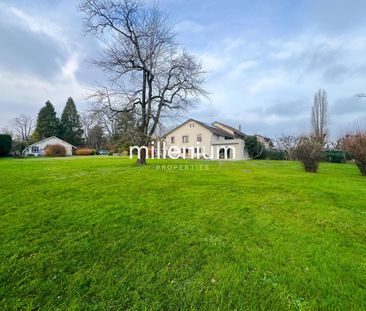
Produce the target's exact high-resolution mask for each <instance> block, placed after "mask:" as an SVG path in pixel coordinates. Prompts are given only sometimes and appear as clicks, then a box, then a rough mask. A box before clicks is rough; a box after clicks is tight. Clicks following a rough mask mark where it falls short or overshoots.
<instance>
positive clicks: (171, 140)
mask: <svg viewBox="0 0 366 311" xmlns="http://www.w3.org/2000/svg"><path fill="white" fill-rule="evenodd" d="M170 142H171V143H172V144H174V143H175V137H174V136H172V137H170Z"/></svg>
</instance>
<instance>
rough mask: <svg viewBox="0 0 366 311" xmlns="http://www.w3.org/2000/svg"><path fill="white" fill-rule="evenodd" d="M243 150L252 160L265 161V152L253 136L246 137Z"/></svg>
mask: <svg viewBox="0 0 366 311" xmlns="http://www.w3.org/2000/svg"><path fill="white" fill-rule="evenodd" d="M245 148H246V149H247V150H248V153H249V156H250V157H251V158H252V159H265V158H266V150H265V149H264V146H263V145H262V144H261V143H260V142H259V141H258V139H257V137H255V136H247V137H246V138H245Z"/></svg>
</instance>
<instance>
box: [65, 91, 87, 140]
mask: <svg viewBox="0 0 366 311" xmlns="http://www.w3.org/2000/svg"><path fill="white" fill-rule="evenodd" d="M83 133H84V131H83V130H82V126H81V122H80V116H79V113H78V111H77V109H76V106H75V103H74V100H73V99H72V97H69V98H68V99H67V102H66V105H65V108H64V111H63V112H62V115H61V123H60V138H62V139H63V140H65V141H67V142H68V143H69V144H72V145H74V146H78V145H80V144H81V142H82V135H83Z"/></svg>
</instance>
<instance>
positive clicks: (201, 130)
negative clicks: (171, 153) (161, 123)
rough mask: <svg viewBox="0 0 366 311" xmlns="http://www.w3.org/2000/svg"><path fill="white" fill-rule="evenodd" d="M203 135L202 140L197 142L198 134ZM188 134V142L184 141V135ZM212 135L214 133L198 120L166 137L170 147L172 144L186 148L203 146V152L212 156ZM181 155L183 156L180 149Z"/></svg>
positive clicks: (167, 144)
mask: <svg viewBox="0 0 366 311" xmlns="http://www.w3.org/2000/svg"><path fill="white" fill-rule="evenodd" d="M198 135H201V138H202V141H201V142H200V143H198V142H197V136H198ZM183 136H188V142H187V143H183V141H182V137H183ZM172 137H174V138H175V142H174V143H172V142H171V138H172ZM211 137H212V133H211V131H209V130H208V129H206V128H205V127H203V126H202V125H200V124H199V123H197V122H194V121H191V122H188V123H186V124H184V125H183V126H180V127H178V128H177V129H175V130H174V131H173V132H171V133H170V134H169V135H168V136H167V137H166V139H165V143H166V147H167V148H170V147H171V146H178V147H179V149H182V148H183V149H186V148H189V147H196V148H201V149H202V153H205V154H206V155H207V156H211V151H210V147H211ZM180 155H181V156H183V154H182V152H181V151H180Z"/></svg>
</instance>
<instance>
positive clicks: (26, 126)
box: [11, 114, 35, 142]
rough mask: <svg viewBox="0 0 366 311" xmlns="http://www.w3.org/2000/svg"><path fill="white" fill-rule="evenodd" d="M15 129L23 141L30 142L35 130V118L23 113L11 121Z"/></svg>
mask: <svg viewBox="0 0 366 311" xmlns="http://www.w3.org/2000/svg"><path fill="white" fill-rule="evenodd" d="M11 125H12V127H13V128H14V130H15V131H16V132H17V133H18V134H19V136H20V138H21V140H22V141H25V142H28V141H29V138H30V135H31V133H32V131H33V130H34V125H35V122H34V119H33V118H32V117H31V116H28V115H25V114H21V115H20V116H19V117H16V118H14V119H13V120H12V122H11Z"/></svg>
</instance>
